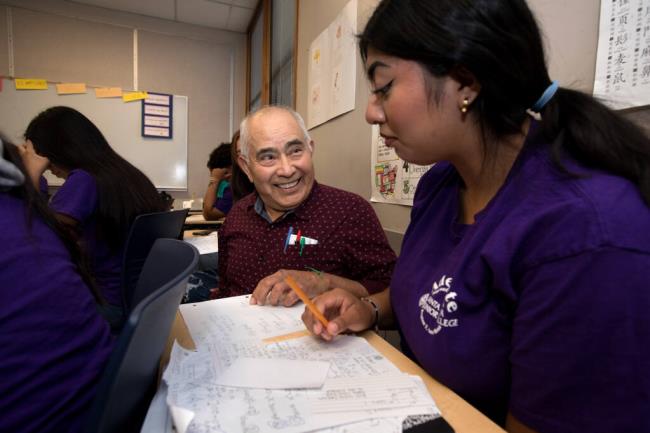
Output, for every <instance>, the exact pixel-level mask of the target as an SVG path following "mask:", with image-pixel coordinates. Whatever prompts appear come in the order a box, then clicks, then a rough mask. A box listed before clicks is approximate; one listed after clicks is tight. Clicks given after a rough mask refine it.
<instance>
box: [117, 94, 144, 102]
mask: <svg viewBox="0 0 650 433" xmlns="http://www.w3.org/2000/svg"><path fill="white" fill-rule="evenodd" d="M141 99H147V92H124V93H122V101H124V102H133V101H139V100H141Z"/></svg>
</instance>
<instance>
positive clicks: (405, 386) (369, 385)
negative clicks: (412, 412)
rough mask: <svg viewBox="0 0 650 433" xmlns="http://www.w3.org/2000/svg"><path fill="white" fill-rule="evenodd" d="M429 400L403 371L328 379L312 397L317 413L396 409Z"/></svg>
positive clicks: (314, 409) (427, 402)
mask: <svg viewBox="0 0 650 433" xmlns="http://www.w3.org/2000/svg"><path fill="white" fill-rule="evenodd" d="M430 403H431V397H430V396H429V394H428V393H426V392H423V391H422V389H420V388H419V387H418V385H417V384H416V383H414V379H413V377H412V376H409V375H407V374H404V373H395V374H391V375H382V376H368V377H363V376H362V377H345V378H340V379H329V380H328V381H327V383H325V386H323V389H321V390H319V391H318V393H316V394H315V395H313V396H311V407H312V411H313V412H314V413H328V412H348V411H362V410H382V409H395V408H399V407H405V406H427V405H429V404H430Z"/></svg>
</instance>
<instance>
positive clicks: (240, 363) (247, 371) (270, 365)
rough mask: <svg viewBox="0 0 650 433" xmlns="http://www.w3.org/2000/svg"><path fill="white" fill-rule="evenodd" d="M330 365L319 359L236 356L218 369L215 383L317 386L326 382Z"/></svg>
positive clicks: (306, 387) (242, 386)
mask: <svg viewBox="0 0 650 433" xmlns="http://www.w3.org/2000/svg"><path fill="white" fill-rule="evenodd" d="M329 368H330V363H329V362H322V361H301V360H296V359H264V358H237V359H235V361H234V362H233V363H232V364H230V366H229V367H226V368H225V369H224V371H222V372H219V374H218V375H217V377H216V380H215V383H216V384H217V385H222V386H234V387H236V388H264V389H308V388H320V387H322V386H323V384H324V383H325V378H326V377H327V371H328V370H329ZM289 372H290V374H282V373H289Z"/></svg>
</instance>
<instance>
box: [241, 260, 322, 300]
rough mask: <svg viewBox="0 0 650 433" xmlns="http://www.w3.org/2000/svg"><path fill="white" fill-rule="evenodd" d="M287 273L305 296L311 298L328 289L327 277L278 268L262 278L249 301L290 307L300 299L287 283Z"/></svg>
mask: <svg viewBox="0 0 650 433" xmlns="http://www.w3.org/2000/svg"><path fill="white" fill-rule="evenodd" d="M287 275H291V277H292V278H293V279H294V280H296V282H297V283H298V284H299V285H300V288H301V289H302V290H303V291H304V292H305V294H306V295H307V296H309V297H310V298H313V297H314V296H316V295H319V294H321V293H323V292H325V291H327V290H328V289H329V279H328V278H327V277H326V276H325V275H317V274H316V273H314V272H309V271H296V270H287V269H280V270H279V271H278V272H276V273H274V274H271V275H269V276H268V277H265V278H262V279H261V280H260V282H259V283H257V287H255V290H254V291H253V295H252V296H251V299H250V303H251V304H253V305H255V304H257V305H265V304H270V305H284V306H285V307H290V306H291V305H293V304H295V303H296V302H298V301H299V300H300V298H298V295H296V292H294V291H293V290H292V289H291V287H289V285H288V284H287V282H286V281H285V280H284V278H285V277H286V276H287Z"/></svg>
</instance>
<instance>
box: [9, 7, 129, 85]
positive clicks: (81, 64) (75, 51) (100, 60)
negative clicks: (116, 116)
mask: <svg viewBox="0 0 650 433" xmlns="http://www.w3.org/2000/svg"><path fill="white" fill-rule="evenodd" d="M11 11H12V18H13V33H14V63H15V75H16V76H17V77H37V78H46V79H48V80H52V81H69V82H76V81H82V82H85V83H87V84H93V85H106V86H120V87H123V88H127V89H129V88H132V86H133V31H132V30H131V29H129V28H125V27H117V26H113V25H107V24H101V23H95V22H88V21H82V20H79V19H75V18H68V17H62V16H57V15H51V14H44V13H40V12H33V11H29V10H25V9H20V8H12V9H11Z"/></svg>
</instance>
